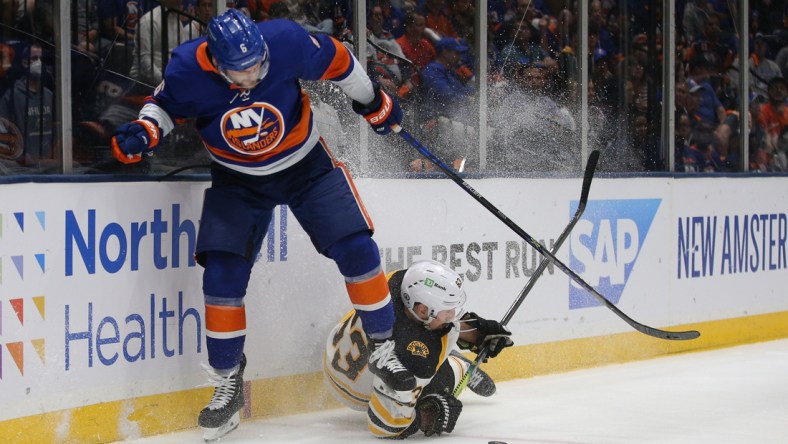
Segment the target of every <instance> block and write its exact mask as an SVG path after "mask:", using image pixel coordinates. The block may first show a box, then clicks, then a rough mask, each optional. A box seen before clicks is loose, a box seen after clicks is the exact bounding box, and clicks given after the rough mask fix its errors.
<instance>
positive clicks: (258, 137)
mask: <svg viewBox="0 0 788 444" xmlns="http://www.w3.org/2000/svg"><path fill="white" fill-rule="evenodd" d="M284 125H285V123H284V118H283V117H282V113H280V112H279V110H278V109H276V108H275V107H273V106H272V105H271V104H269V103H265V102H255V103H253V104H251V105H249V106H243V107H238V108H233V109H231V110H229V111H227V112H226V113H225V114H224V116H222V135H223V136H224V140H225V141H226V142H227V144H228V145H229V146H230V147H232V148H233V149H234V150H235V151H237V152H239V153H241V154H246V155H259V154H264V153H267V152H268V151H271V150H272V149H274V148H276V146H277V145H279V142H280V141H281V140H282V137H283V136H284V133H285V128H284Z"/></svg>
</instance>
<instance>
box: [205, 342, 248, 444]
mask: <svg viewBox="0 0 788 444" xmlns="http://www.w3.org/2000/svg"><path fill="white" fill-rule="evenodd" d="M245 367H246V355H241V364H240V367H239V368H238V371H237V372H236V373H235V374H233V375H230V376H221V375H219V374H217V373H216V372H215V371H214V370H213V369H212V368H210V367H208V368H207V369H206V370H207V371H208V376H209V379H210V382H209V384H210V385H213V386H214V387H216V388H215V389H214V391H213V398H211V402H209V403H208V405H207V406H206V407H205V408H204V409H202V411H201V412H200V417H199V418H198V420H197V424H199V426H200V427H201V428H202V429H203V439H205V442H211V441H217V440H218V439H220V438H221V437H223V436H224V435H226V434H228V433H230V432H232V431H233V430H235V429H236V428H237V427H238V424H240V423H241V414H240V413H239V412H240V410H241V409H242V408H243V406H244V368H245Z"/></svg>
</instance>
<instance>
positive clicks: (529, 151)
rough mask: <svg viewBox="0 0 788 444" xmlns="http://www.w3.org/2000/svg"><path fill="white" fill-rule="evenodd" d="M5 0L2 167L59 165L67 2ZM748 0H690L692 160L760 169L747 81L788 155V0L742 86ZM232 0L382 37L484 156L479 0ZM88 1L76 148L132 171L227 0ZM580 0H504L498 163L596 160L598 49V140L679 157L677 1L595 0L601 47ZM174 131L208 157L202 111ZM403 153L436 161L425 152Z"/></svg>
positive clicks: (406, 77) (391, 60) (685, 53)
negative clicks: (133, 144) (127, 162)
mask: <svg viewBox="0 0 788 444" xmlns="http://www.w3.org/2000/svg"><path fill="white" fill-rule="evenodd" d="M0 2H1V3H2V6H3V8H1V10H2V13H1V14H0V20H2V23H3V27H2V28H0V168H3V169H4V170H5V171H6V173H8V171H11V173H17V172H19V170H18V169H15V167H16V166H19V167H33V168H34V169H36V170H38V171H42V172H45V171H50V170H51V169H52V168H54V167H55V166H56V152H57V150H56V146H55V139H56V138H54V137H53V136H52V134H53V129H54V127H55V125H56V119H55V117H54V116H53V105H52V103H53V93H52V91H53V90H54V78H53V75H52V73H53V71H54V70H53V58H54V56H53V49H54V45H53V42H54V38H55V35H54V13H53V3H54V2H53V0H0ZM734 3H735V4H734ZM736 4H738V3H736V2H727V1H723V0H676V1H675V8H676V31H677V32H676V46H677V48H676V62H677V63H676V71H675V79H674V80H675V85H676V87H675V91H673V92H672V93H673V94H675V103H676V110H675V130H676V131H675V134H676V140H675V152H674V162H675V163H674V165H673V166H672V167H673V168H675V170H676V171H687V172H704V171H740V170H741V169H742V167H743V165H742V164H741V163H742V159H744V156H742V153H740V152H739V140H741V135H740V134H739V124H738V121H739V115H738V107H739V101H740V97H742V96H743V95H744V96H747V97H748V98H749V99H750V105H751V106H750V109H749V113H748V116H747V120H748V122H750V123H751V124H750V131H749V134H748V135H747V137H748V141H749V149H750V151H749V153H748V159H749V164H748V165H746V166H747V167H748V168H749V169H750V170H753V171H763V172H767V171H786V170H788V155H787V154H788V108H786V96H788V83H787V82H786V80H785V79H786V78H788V6H786V5H784V4H783V2H776V1H774V0H753V1H752V2H751V4H750V16H749V29H750V40H749V42H750V47H749V48H748V51H747V54H748V60H747V63H748V64H749V72H750V76H749V79H750V85H749V89H748V91H746V92H745V93H741V92H740V91H739V90H738V88H737V85H738V83H737V82H738V75H739V72H738V68H737V67H738V57H739V35H738V32H737V24H738V18H737V14H738V11H736V10H735V9H731V8H733V7H735V5H736ZM649 5H652V7H651V9H649ZM227 6H228V7H234V8H238V9H240V10H242V11H243V12H244V13H246V14H247V15H249V16H250V17H252V18H253V19H254V20H256V21H264V20H271V19H290V20H294V21H296V22H297V23H299V24H301V25H302V26H303V27H304V28H305V29H307V30H309V31H310V32H314V33H327V34H331V35H333V36H334V37H336V38H337V39H339V40H340V41H342V42H343V43H344V44H346V45H349V46H355V45H359V44H360V45H364V46H366V54H367V67H368V71H369V74H370V76H371V77H372V78H373V79H375V80H376V81H378V82H379V83H380V84H381V86H382V87H383V88H384V89H385V90H387V91H388V92H389V93H390V94H392V95H395V96H397V97H398V98H399V100H400V101H401V102H402V105H403V108H404V109H405V111H406V116H407V117H408V119H409V120H408V121H407V124H408V125H411V127H409V128H411V130H412V131H411V132H413V133H415V134H416V135H417V136H418V137H419V138H421V140H424V141H426V142H428V144H429V146H431V147H434V148H435V151H436V154H438V155H439V157H442V158H444V159H446V161H447V163H451V164H452V165H453V166H454V168H456V169H458V170H468V171H471V170H474V169H478V168H479V164H478V156H477V155H475V154H474V151H475V148H474V147H475V146H477V145H476V143H475V142H473V141H472V138H473V137H475V135H476V134H478V131H476V128H475V125H477V123H476V122H475V120H474V116H475V113H476V110H477V108H478V103H477V102H476V101H477V100H478V93H477V91H476V88H475V86H474V85H475V84H476V81H477V79H476V73H475V72H474V66H475V63H474V61H475V60H476V59H477V58H478V54H476V53H475V49H474V47H473V41H474V38H475V32H476V29H475V26H474V22H475V20H476V18H475V17H476V15H477V11H475V5H474V2H473V1H471V0H368V2H367V20H366V23H367V32H366V35H365V36H364V38H363V39H362V38H359V36H354V35H353V32H352V29H353V28H352V26H351V22H352V17H353V11H352V3H351V2H350V1H349V0H228V1H227ZM72 8H73V11H72V31H73V32H72V35H73V37H72V49H73V51H72V79H74V81H73V85H74V87H73V91H72V99H73V103H74V110H73V114H74V121H75V122H76V123H75V128H74V137H75V143H74V145H75V150H74V155H75V160H76V161H77V162H78V163H79V164H82V165H86V166H88V167H90V168H93V169H96V170H98V171H117V170H118V169H119V168H121V167H119V166H117V165H114V164H112V163H111V158H110V156H108V150H107V144H108V140H109V136H110V135H111V132H112V130H113V129H114V127H115V126H117V125H118V124H119V123H122V122H125V121H127V120H130V118H133V116H134V115H135V113H136V111H137V109H138V108H139V106H140V104H141V100H142V99H143V98H144V96H145V95H147V94H148V93H149V92H150V90H151V88H152V87H154V86H155V85H156V84H157V83H158V82H159V81H160V79H161V72H162V69H163V68H164V66H165V65H166V62H167V54H168V52H169V49H171V48H173V47H174V46H176V45H177V44H179V43H180V42H182V41H185V40H187V39H190V38H193V37H196V36H198V35H200V34H202V33H204V31H205V27H204V24H205V22H206V21H207V20H208V19H209V18H210V17H211V16H212V15H213V14H214V11H213V2H212V1H211V0H160V1H158V0H77V1H75V2H73V3H72ZM576 13H577V9H576V1H557V0H555V1H551V0H490V1H489V2H488V11H487V14H486V15H487V24H488V26H487V28H488V36H487V39H486V41H487V42H488V45H487V47H486V48H484V50H485V51H486V55H487V60H488V61H489V65H488V66H489V70H488V77H487V78H486V79H482V80H483V81H486V84H487V85H488V91H489V94H488V102H487V107H488V110H489V112H488V116H489V120H488V124H487V126H488V133H489V134H490V139H491V140H494V143H488V153H487V162H488V163H487V168H488V170H495V171H501V172H504V173H513V174H516V173H517V172H520V171H547V172H550V171H562V170H572V169H575V170H576V169H579V166H580V165H579V160H578V159H579V146H578V145H579V144H578V138H577V133H578V128H579V120H578V115H579V111H578V104H579V102H580V101H579V98H578V94H579V91H580V89H579V72H578V58H579V57H586V59H585V62H586V63H587V66H588V67H589V76H590V78H589V96H588V104H589V123H590V132H589V143H590V146H591V148H595V149H600V150H602V151H603V156H602V163H601V164H600V167H601V168H602V169H604V170H608V171H660V170H661V171H664V170H668V169H669V168H670V165H668V164H667V161H668V156H667V154H666V153H665V147H666V146H667V143H666V142H665V141H664V140H663V137H662V125H661V122H660V119H661V115H662V114H661V111H660V110H661V107H662V103H663V98H664V95H665V91H664V87H663V85H662V83H661V76H662V66H661V65H662V55H661V54H662V30H661V26H662V18H661V15H662V8H661V5H660V4H657V5H656V7H653V2H632V1H624V0H591V1H590V2H589V3H588V14H589V21H588V24H589V26H588V54H585V55H582V54H579V51H578V36H577V33H576V30H577V14H576ZM163 23H167V26H166V32H163V29H162V24H163ZM307 87H309V85H307ZM332 92H333V90H331V89H324V90H320V91H318V94H317V99H318V100H317V101H318V102H320V101H321V99H322V101H323V102H324V103H330V104H331V105H332V106H334V104H335V103H336V102H335V101H333V100H332V98H331V97H329V96H330V95H331V94H332ZM20 101H24V106H21V105H20ZM317 105H318V106H320V105H321V104H320V103H318V104H317ZM335 108H337V109H336V114H338V115H339V117H338V119H340V120H343V125H342V126H345V125H344V124H345V123H347V122H348V121H352V119H348V118H347V117H346V116H344V114H345V111H347V110H346V109H339V107H338V106H337V107H335ZM20 110H26V112H27V115H26V116H23V115H20ZM20 134H21V135H22V136H19V135H20ZM171 139H174V140H171V141H170V145H173V144H178V143H180V144H186V145H190V147H191V148H190V151H187V153H188V156H186V157H187V158H189V159H190V160H194V161H197V159H199V158H200V153H201V152H202V150H201V149H200V147H199V141H196V140H193V134H191V133H190V132H189V130H188V129H187V130H184V131H180V132H176V133H175V135H174V136H173V137H171ZM375 143H380V142H375ZM388 143H394V142H391V141H390V142H388ZM163 151H165V156H164V157H165V158H166V148H165V149H164V150H163ZM382 151H384V152H386V153H387V154H386V155H389V156H390V155H391V153H392V150H390V149H385V148H384V149H383V150H382ZM403 151H405V150H399V152H403ZM182 153H183V152H182V151H179V156H178V157H179V158H180V159H183V157H184V156H183V154H182ZM189 156H193V157H194V159H191V158H190V157H189ZM9 165H11V166H13V167H14V168H12V167H10V166H9ZM385 168H386V169H391V170H394V171H434V166H433V165H430V164H429V162H424V161H422V160H421V159H420V158H417V156H416V155H413V156H410V157H408V158H404V159H402V161H401V162H399V163H386V164H385ZM2 173H3V171H0V174H2Z"/></svg>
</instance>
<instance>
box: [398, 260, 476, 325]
mask: <svg viewBox="0 0 788 444" xmlns="http://www.w3.org/2000/svg"><path fill="white" fill-rule="evenodd" d="M462 283H463V282H462V278H461V277H460V275H459V274H457V273H456V272H454V270H452V269H451V268H449V267H447V266H445V265H443V264H442V263H440V262H436V261H431V260H424V261H419V262H416V263H414V264H413V265H411V266H410V267H409V268H408V270H407V271H406V272H405V276H403V278H402V287H401V289H400V293H401V294H400V296H401V297H402V302H403V303H404V304H405V307H407V308H408V310H410V312H411V313H413V314H414V315H416V313H415V311H414V307H415V306H416V303H421V304H424V305H425V306H427V308H428V309H429V311H428V319H427V320H426V321H425V322H424V324H425V325H426V324H429V323H430V322H431V321H432V320H433V319H435V318H436V317H437V316H438V312H441V311H443V310H452V309H454V315H455V317H454V321H457V320H459V318H460V317H461V316H462V314H463V313H464V311H465V300H466V298H467V297H466V295H465V290H463V288H462ZM417 317H418V316H417Z"/></svg>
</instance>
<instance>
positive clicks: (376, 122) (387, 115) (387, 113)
mask: <svg viewBox="0 0 788 444" xmlns="http://www.w3.org/2000/svg"><path fill="white" fill-rule="evenodd" d="M372 87H373V88H374V89H375V98H374V99H372V103H369V104H368V105H364V104H362V103H360V102H357V101H355V100H354V101H353V111H355V112H356V114H361V115H362V116H363V117H364V119H365V120H366V121H367V122H369V124H370V125H371V126H372V129H373V130H374V131H375V132H376V133H378V134H380V135H384V134H388V133H390V132H391V130H392V128H393V127H398V126H399V124H400V122H402V108H400V107H399V103H397V100H396V99H395V98H393V97H391V96H390V95H388V94H386V91H383V90H382V89H380V85H378V84H377V83H374V82H373V83H372Z"/></svg>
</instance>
